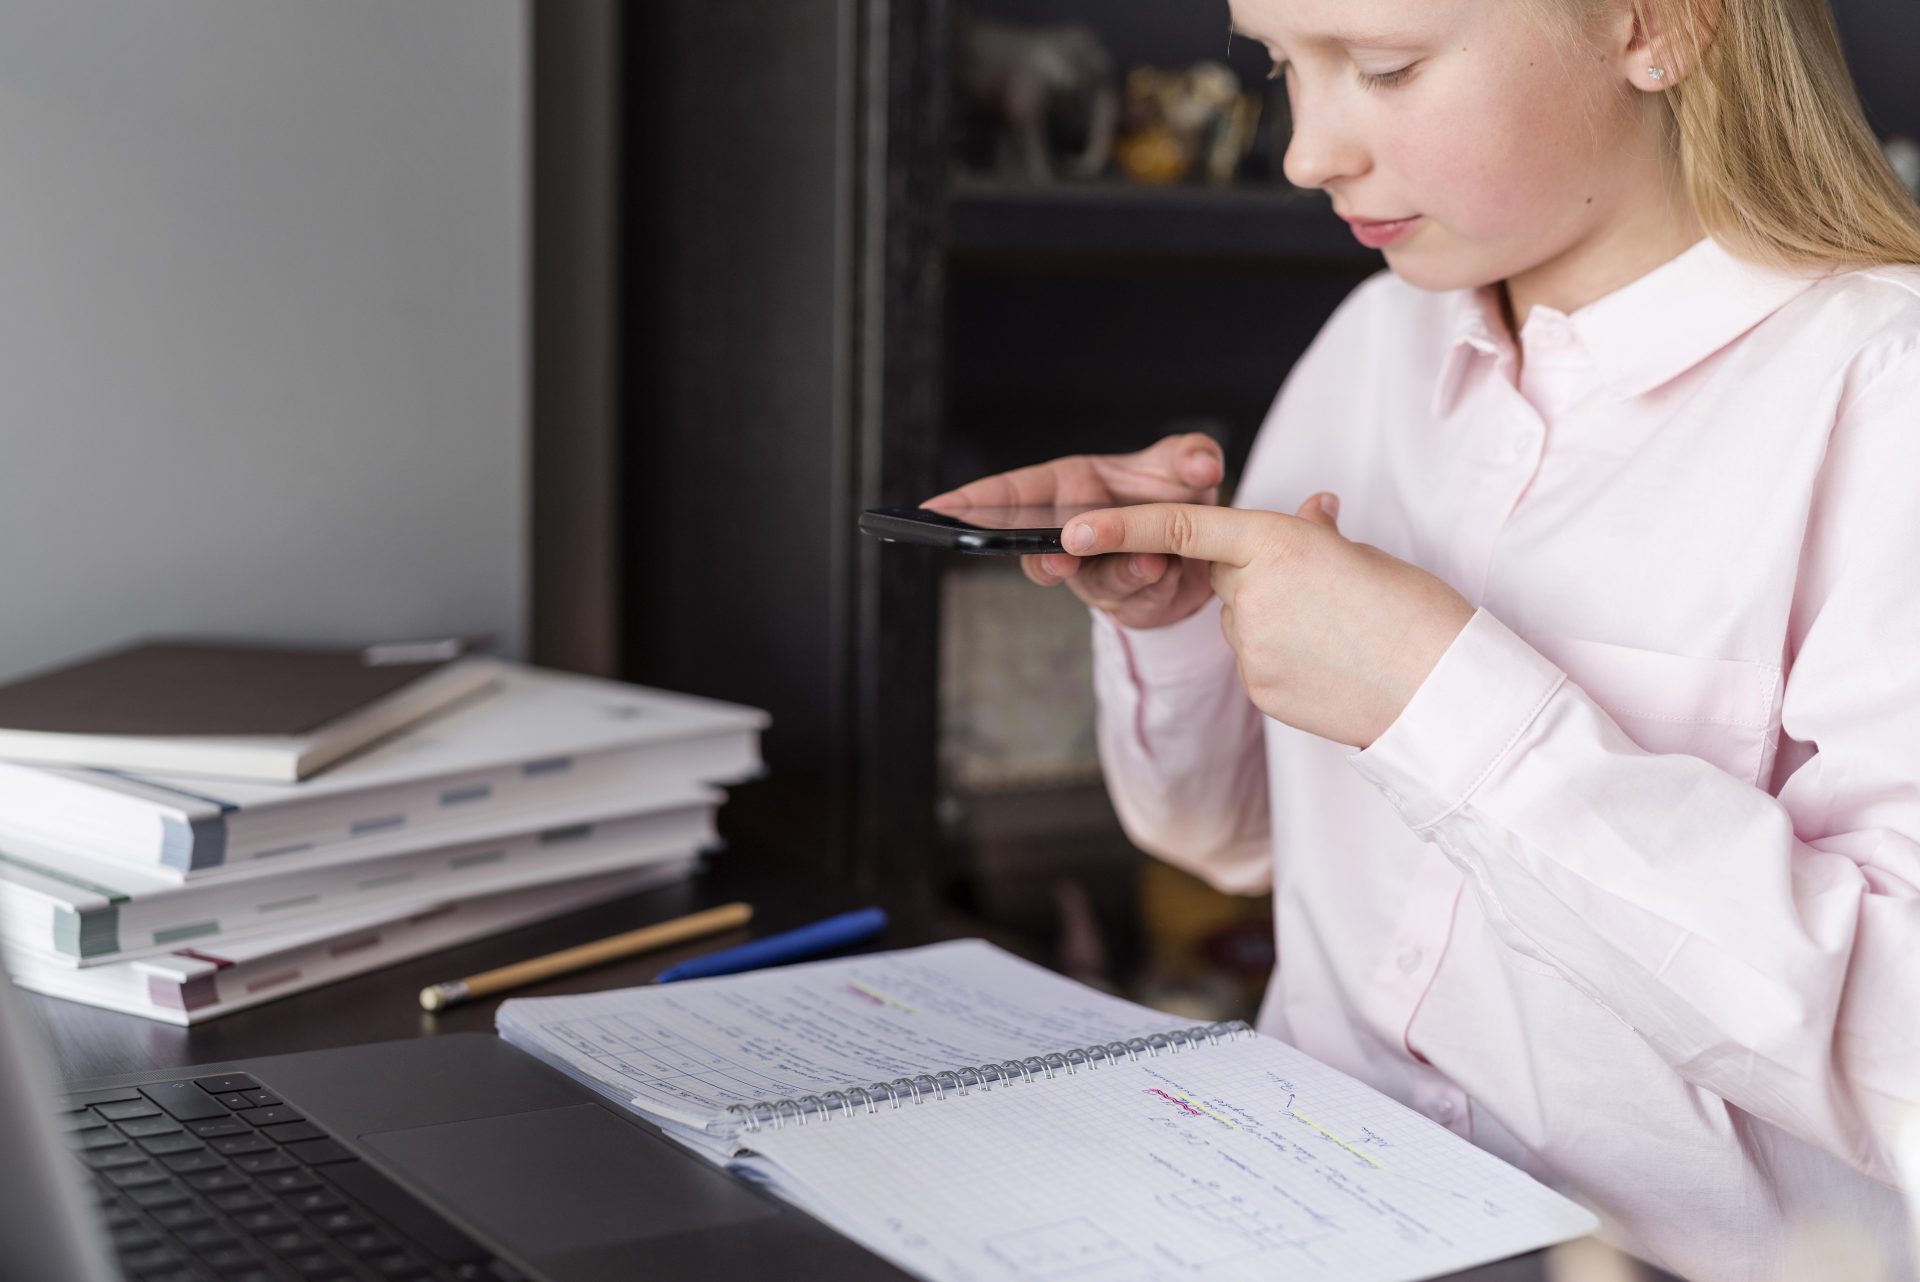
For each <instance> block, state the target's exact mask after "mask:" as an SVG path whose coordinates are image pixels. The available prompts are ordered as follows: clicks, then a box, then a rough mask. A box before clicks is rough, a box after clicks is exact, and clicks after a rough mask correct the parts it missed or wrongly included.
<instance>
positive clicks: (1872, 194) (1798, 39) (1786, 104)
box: [1557, 0, 1920, 268]
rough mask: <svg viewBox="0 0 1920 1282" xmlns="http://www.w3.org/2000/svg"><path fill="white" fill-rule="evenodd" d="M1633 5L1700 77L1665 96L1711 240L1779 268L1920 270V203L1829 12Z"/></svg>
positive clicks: (1666, 0)
mask: <svg viewBox="0 0 1920 1282" xmlns="http://www.w3.org/2000/svg"><path fill="white" fill-rule="evenodd" d="M1557 3H1559V4H1561V5H1564V4H1565V3H1566V0H1557ZM1632 3H1633V8H1634V12H1635V13H1636V14H1637V15H1638V16H1639V17H1640V19H1641V21H1642V23H1643V25H1644V26H1646V27H1648V28H1650V29H1652V30H1656V31H1661V32H1664V33H1666V35H1667V39H1668V44H1669V50H1670V52H1671V54H1672V55H1673V57H1674V59H1675V61H1676V62H1678V63H1679V64H1680V65H1681V66H1683V67H1685V68H1686V69H1687V72H1686V74H1685V75H1683V76H1680V77H1678V80H1677V83H1675V84H1673V85H1672V86H1671V87H1670V88H1668V89H1667V90H1666V91H1665V95H1664V96H1665V99H1666V102H1667V104H1668V107H1669V110H1670V111H1671V113H1672V118H1673V122H1674V131H1675V141H1676V144H1677V146H1678V148H1679V153H1680V164H1681V169H1682V172H1683V173H1684V175H1685V178H1686V183H1687V188H1688V190H1689V191H1690V192H1691V194H1692V197H1693V205H1694V210H1695V212H1696V214H1697V215H1698V216H1699V218H1700V222H1701V224H1702V226H1704V227H1705V228H1706V230H1707V232H1708V234H1709V235H1711V236H1712V237H1713V238H1714V239H1715V240H1717V241H1719V242H1720V243H1721V244H1723V245H1725V246H1726V247H1727V248H1728V249H1729V250H1730V251H1732V252H1733V253H1736V254H1738V255H1740V256H1741V257H1743V258H1749V259H1753V260H1755V261H1758V262H1763V263H1769V264H1772V265H1774V266H1779V267H1830V268H1834V267H1837V268H1846V267H1869V266H1884V265H1889V264H1895V263H1920V205H1916V204H1915V202H1914V199H1913V197H1912V196H1911V195H1910V194H1909V193H1908V192H1907V190H1906V188H1905V187H1903V186H1902V185H1901V183H1900V180H1899V178H1898V177H1897V176H1896V175H1895V174H1894V172H1893V167H1892V166H1891V165H1889V164H1888V163H1887V159H1886V155H1885V153H1884V152H1882V151H1881V149H1880V144H1879V143H1878V141H1877V140H1876V139H1875V138H1874V136H1873V130H1872V129H1871V128H1869V127H1868V125H1867V121H1866V116H1865V114H1864V113H1863V112H1862V110H1861V107H1860V96H1859V93H1858V91H1857V90H1856V89H1855V88H1854V84H1853V77H1852V75H1851V73H1849V72H1848V70H1847V63H1846V58H1845V55H1844V54H1843V53H1842V52H1841V49H1840V36H1839V33H1838V32H1837V31H1836V30H1835V28H1834V24H1833V15H1832V14H1831V12H1829V10H1828V8H1827V4H1826V0H1632ZM1564 12H1565V10H1564V8H1563V9H1562V13H1563V14H1564Z"/></svg>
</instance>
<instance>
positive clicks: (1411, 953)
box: [1393, 948, 1426, 975]
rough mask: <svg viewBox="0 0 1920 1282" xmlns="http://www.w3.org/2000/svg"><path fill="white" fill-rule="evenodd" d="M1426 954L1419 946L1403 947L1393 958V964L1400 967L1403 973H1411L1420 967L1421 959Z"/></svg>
mask: <svg viewBox="0 0 1920 1282" xmlns="http://www.w3.org/2000/svg"><path fill="white" fill-rule="evenodd" d="M1424 956H1426V954H1425V953H1422V952H1421V951H1420V950H1419V949H1418V948H1406V949H1402V950H1401V953H1400V955H1399V956H1398V957H1396V958H1394V959H1393V964H1394V965H1396V966H1398V967H1399V968H1400V973H1401V974H1402V975H1411V974H1413V972H1414V971H1416V970H1419V969H1420V959H1421V958H1422V957H1424Z"/></svg>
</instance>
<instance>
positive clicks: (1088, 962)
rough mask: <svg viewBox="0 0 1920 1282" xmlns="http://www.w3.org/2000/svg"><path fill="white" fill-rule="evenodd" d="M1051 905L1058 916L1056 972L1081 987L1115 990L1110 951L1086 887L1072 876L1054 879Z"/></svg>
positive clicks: (1055, 947) (1055, 954) (1098, 915)
mask: <svg viewBox="0 0 1920 1282" xmlns="http://www.w3.org/2000/svg"><path fill="white" fill-rule="evenodd" d="M1053 902H1054V906H1055V907H1056V908H1057V909H1058V910H1059V913H1060V937H1059V940H1058V942H1057V943H1056V944H1055V946H1054V956H1055V957H1056V958H1057V960H1058V969H1059V970H1060V971H1061V972H1063V973H1065V974H1067V975H1071V976H1072V977H1073V978H1075V979H1077V980H1079V981H1080V982H1081V983H1083V984H1089V985H1092V986H1093V987H1095V988H1100V989H1104V990H1106V991H1107V992H1113V991H1115V987H1116V986H1115V984H1114V982H1113V981H1114V972H1113V955H1112V950H1111V949H1110V948H1108V947H1107V938H1106V932H1105V931H1104V930H1103V929H1102V928H1101V925H1100V914H1099V912H1098V911H1096V910H1095V908H1094V904H1093V896H1092V895H1089V894H1088V893H1087V887H1086V884H1085V883H1084V882H1082V881H1080V880H1078V879H1077V878H1073V877H1060V878H1057V879H1055V881H1054V883H1053Z"/></svg>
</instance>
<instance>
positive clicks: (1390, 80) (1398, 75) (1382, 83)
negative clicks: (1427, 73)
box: [1360, 62, 1420, 89]
mask: <svg viewBox="0 0 1920 1282" xmlns="http://www.w3.org/2000/svg"><path fill="white" fill-rule="evenodd" d="M1419 65H1420V64H1419V63H1417V62H1410V63H1408V64H1407V65H1406V66H1404V67H1401V68H1400V69H1399V70H1397V71H1382V72H1379V73H1375V72H1371V71H1363V72H1361V73H1360V83H1361V84H1362V85H1365V86H1366V87H1367V88H1369V89H1391V88H1393V87H1394V86H1395V85H1398V84H1405V83H1406V81H1407V78H1408V77H1409V76H1411V75H1412V74H1413V69H1414V68H1415V67H1417V66H1419Z"/></svg>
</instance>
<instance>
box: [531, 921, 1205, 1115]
mask: <svg viewBox="0 0 1920 1282" xmlns="http://www.w3.org/2000/svg"><path fill="white" fill-rule="evenodd" d="M1177 1023H1178V1021H1176V1020H1174V1019H1172V1017H1170V1016H1168V1015H1166V1014H1165V1013H1164V1012H1161V1011H1155V1010H1149V1009H1148V1008H1146V1007H1144V1006H1136V1005H1134V1004H1133V1003H1132V1002H1128V1001H1123V1000H1121V999H1120V998H1117V997H1110V996H1107V995H1106V994H1104V993H1100V992H1096V991H1095V990H1093V989H1090V988H1087V987H1086V986H1085V985H1082V984H1076V983H1074V982H1073V981H1072V980H1070V979H1065V978H1063V977H1061V976H1059V975H1056V974H1054V973H1053V972H1051V971H1048V970H1045V969H1043V968H1042V967H1039V966H1034V965H1031V964H1029V963H1027V962H1023V961H1021V960H1020V959H1018V958H1016V957H1013V956H1011V955H1009V954H1007V953H1004V952H1002V951H1000V950H999V949H997V948H994V947H992V946H991V945H989V944H985V943H982V942H980V941H978V940H962V941H957V942H954V943H947V944H935V945H932V946H931V947H927V948H917V949H910V950H905V951H901V952H895V953H884V954H879V955H876V956H870V957H854V958H848V959H845V960H840V961H830V962H819V963H814V964H812V965H805V966H788V967H783V968H781V969H779V970H769V971H760V972H757V973H754V974H749V975H738V976H732V977H728V978H723V979H712V980H697V981H693V982H689V983H684V984H666V985H661V986H658V987H650V988H629V989H623V990H620V991H616V992H607V993H594V994H589V995H586V996H580V997H541V998H523V999H519V1000H516V1001H509V1002H506V1003H504V1004H503V1005H502V1006H501V1008H500V1012H499V1017H498V1024H499V1029H500V1033H501V1035H502V1036H504V1037H505V1038H506V1039H507V1040H508V1041H510V1042H513V1043H514V1044H515V1045H517V1046H520V1047H522V1048H523V1049H526V1050H530V1051H532V1052H534V1053H535V1054H538V1055H540V1056H541V1057H542V1058H544V1059H547V1060H549V1061H551V1062H554V1063H556V1064H558V1065H559V1066H561V1067H562V1068H564V1069H566V1070H567V1071H569V1072H571V1073H573V1074H575V1075H576V1076H579V1077H582V1078H585V1079H586V1080H588V1081H589V1082H591V1083H592V1084H594V1085H596V1086H597V1087H599V1088H600V1089H601V1090H602V1091H603V1092H605V1093H607V1094H610V1095H612V1096H614V1097H616V1098H622V1099H627V1100H630V1101H632V1103H633V1104H634V1105H635V1106H636V1107H638V1108H640V1109H641V1110H642V1111H644V1112H647V1113H649V1114H653V1115H656V1116H661V1117H665V1118H669V1119H672V1120H674V1121H678V1122H681V1123H684V1124H689V1125H692V1126H696V1127H698V1126H703V1125H705V1124H706V1123H708V1122H712V1121H718V1120H721V1119H723V1118H724V1117H725V1115H726V1110H727V1107H728V1106H729V1105H731V1104H739V1103H755V1102H760V1101H773V1100H779V1099H786V1098H790V1097H793V1096H798V1095H808V1094H814V1093H818V1092H823V1091H830V1090H844V1089H846V1088H848V1087H852V1086H866V1085H868V1084H870V1083H873V1082H881V1081H891V1080H893V1079H896V1078H901V1077H911V1076H914V1075H917V1074H922V1073H936V1072H941V1071H944V1070H948V1069H954V1068H958V1067H960V1066H962V1065H977V1064H984V1063H989V1062H999V1061H1003V1060H1008V1059H1014V1058H1024V1057H1027V1056H1032V1055H1040V1054H1044V1053H1047V1052H1050V1051H1065V1050H1068V1049H1072V1048H1077V1047H1082V1046H1087V1045H1089V1044H1091V1043H1094V1042H1110V1041H1114V1040H1118V1039H1122V1038H1128V1037H1144V1036H1147V1035H1149V1034H1153V1033H1164V1032H1166V1031H1167V1030H1168V1029H1169V1027H1171V1026H1174V1025H1175V1024H1177Z"/></svg>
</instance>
